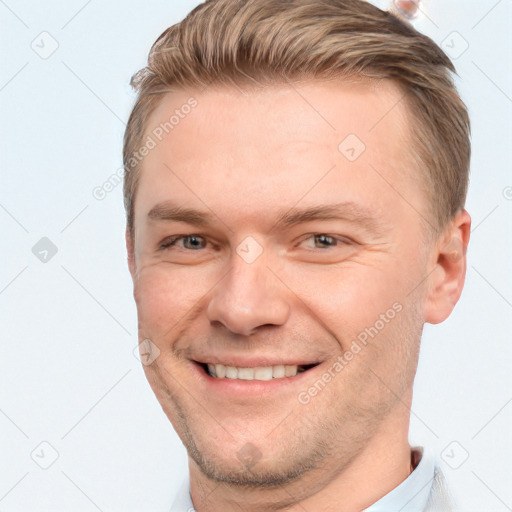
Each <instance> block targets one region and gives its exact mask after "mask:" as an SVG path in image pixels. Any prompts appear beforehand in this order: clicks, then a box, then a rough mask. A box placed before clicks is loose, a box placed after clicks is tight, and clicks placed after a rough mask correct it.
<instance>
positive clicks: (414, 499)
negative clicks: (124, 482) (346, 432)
mask: <svg viewBox="0 0 512 512" xmlns="http://www.w3.org/2000/svg"><path fill="white" fill-rule="evenodd" d="M413 450H419V451H420V452H423V454H422V457H421V460H420V462H419V464H418V465H417V466H416V469H415V470H414V471H413V472H412V473H411V474H410V475H409V476H408V477H407V478H406V479H405V480H404V481H403V482H402V483H401V484H400V485H399V486H398V487H395V488H394V489H393V490H392V491H390V492H389V493H388V494H386V495H385V496H384V497H382V498H381V499H380V500H379V501H377V502H376V503H374V504H373V505H371V506H370V507H369V508H367V509H365V510H364V511H363V512H390V511H393V512H422V511H423V510H424V509H425V506H426V504H427V501H428V497H429V495H430V490H431V487H432V481H433V478H434V459H433V457H432V456H431V454H430V453H428V452H427V451H426V450H423V448H413ZM194 510H195V509H194V505H193V503H192V498H191V497H190V485H189V477H188V476H187V477H186V478H185V481H184V482H183V484H182V485H181V487H180V489H179V491H178V494H177V496H176V499H175V500H174V503H173V504H172V506H171V508H170V510H169V512H194Z"/></svg>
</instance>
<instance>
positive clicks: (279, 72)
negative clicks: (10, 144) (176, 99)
mask: <svg viewBox="0 0 512 512" xmlns="http://www.w3.org/2000/svg"><path fill="white" fill-rule="evenodd" d="M450 72H455V68H454V66H453V64H452V62H451V61H450V59H449V58H448V57H447V56H446V55H445V54H444V52H443V51H442V50H441V49H440V48H439V47H438V46H437V45H436V44H435V43H434V42H433V41H432V40H431V39H430V38H429V37H427V36H425V35H423V34H420V33H419V32H418V31H416V30H415V29H414V28H413V27H412V26H411V25H410V24H408V23H407V22H406V21H402V20H401V19H399V18H398V17H397V16H395V15H394V14H393V13H390V12H385V11H382V10H380V9H378V8H377V7H375V6H373V5H371V4H370V3H368V2H366V1H363V0H207V1H206V2H204V3H202V4H201V5H199V6H198V7H196V8H195V9H193V10H192V11H191V12H190V13H189V14H188V16H187V17H186V18H185V19H184V20H183V21H181V22H180V23H178V24H176V25H173V26H171V27H169V28H168V29H167V30H165V31H164V32H163V33H162V34H161V35H160V37H159V38H158V39H157V40H156V41H155V43H154V44H153V46H152V48H151V51H150V53H149V58H148V65H147V67H145V68H143V69H141V70H140V71H138V72H137V73H136V74H135V75H134V76H133V77H132V80H131V82H130V83H131V85H132V87H134V88H135V89H136V90H137V92H138V95H137V99H136V102H135V105H134V107H133V110H132V112H131V115H130V118H129V120H128V124H127V127H126V132H125V136H124V147H123V163H124V168H125V171H124V173H125V175H124V202H125V209H126V215H127V227H128V228H129V230H130V233H131V234H132V235H133V223H134V198H135V194H136V192H137V184H138V181H139V178H140V172H141V164H142V161H140V162H139V161H136V160H134V159H133V158H132V156H133V154H135V153H136V152H137V150H138V149H139V148H140V147H141V146H142V144H143V139H144V135H145V130H146V129H147V121H148V118H149V116H150V115H151V113H152V112H153V111H154V109H155V108H156V106H157V105H158V104H159V102H160V101H161V99H162V97H163V95H164V94H166V93H168V92H170V91H172V90H175V89H177V88H186V87H206V86H208V85H210V84H218V85H228V86H229V85H236V86H241V85H244V84H245V85H247V84H250V83H253V84H258V83H259V84H266V85H269V84H270V85H271V84H277V83H279V84H282V83H286V82H289V81H300V80H308V79H319V80H322V79H334V78H344V77H345V78H348V77H356V78H357V77H361V78H365V77H370V78H375V79H390V80H392V81H394V82H395V83H396V84H397V85H398V86H399V87H400V88H401V89H402V91H403V92H404V100H405V102H406V105H407V106H408V109H409V113H410V115H411V118H410V121H411V122H410V126H411V128H410V132H411V141H409V147H408V156H410V157H412V161H414V162H416V164H417V165H416V166H415V167H417V169H419V171H417V172H421V173H422V174H424V176H422V178H424V184H425V185H424V188H425V190H426V191H427V193H428V194H429V200H430V205H431V212H430V213H431V218H432V223H431V226H432V227H433V228H434V229H433V230H432V231H433V232H439V231H440V230H441V229H442V227H444V225H445V224H446V222H447V221H448V220H449V219H450V218H452V217H453V216H454V215H455V214H456V213H457V212H458V211H459V210H460V209H462V208H463V207H464V204H465V200H466V193H467V187H468V181H469V163H470V152H471V145H470V122H469V116H468V112H467V109H466V107H465V105H464V103H463V102H462V100H461V99H460V97H459V95H458V94H457V91H456V88H455V85H454V82H453V78H452V75H451V73H450Z"/></svg>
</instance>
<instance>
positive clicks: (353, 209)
mask: <svg viewBox="0 0 512 512" xmlns="http://www.w3.org/2000/svg"><path fill="white" fill-rule="evenodd" d="M147 217H148V219H150V220H154V221H166V222H185V223H187V224H190V225H193V226H197V227H203V228H204V227H209V226H212V225H213V224H215V221H216V216H215V215H214V214H213V213H210V212H207V211H201V210H196V209H193V208H185V207H181V206H175V205H173V203H171V202H170V201H164V202H162V203H158V204H156V205H155V206H153V208H151V210H150V211H149V213H148V215H147ZM315 220H345V221H349V222H352V223H355V224H359V225H361V226H362V227H364V228H365V229H366V230H368V231H370V232H374V233H379V232H381V231H382V230H383V229H384V227H385V225H384V223H383V222H382V220H381V218H380V216H379V215H378V214H377V212H374V211H373V210H370V209H368V208H367V207H364V206H362V205H359V204H357V203H354V202H352V201H345V202H341V203H333V204H320V205H314V206H310V207H303V208H299V207H292V208H289V209H287V210H280V211H278V213H277V220H276V222H275V223H274V224H273V225H272V228H271V229H270V231H272V230H274V229H286V228H291V227H293V226H297V225H300V224H304V223H306V222H311V221H315Z"/></svg>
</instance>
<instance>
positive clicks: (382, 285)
mask: <svg viewBox="0 0 512 512" xmlns="http://www.w3.org/2000/svg"><path fill="white" fill-rule="evenodd" d="M398 268H399V267H396V270H394V271H391V270H385V269H384V268H382V267H371V266H365V265H360V264H357V265H354V266H352V267H351V268H349V267H344V268H339V269H337V270H328V271H320V272H319V271H315V272H308V271H303V272H301V273H300V279H295V283H294V286H293V287H291V286H290V288H292V290H293V291H294V292H295V294H296V295H297V297H299V298H300V299H301V301H302V302H303V303H304V304H305V305H306V306H307V308H308V309H309V314H312V315H314V316H315V317H316V318H317V320H318V321H320V322H321V323H323V324H324V325H325V326H326V327H327V328H328V329H329V330H331V331H332V332H333V333H334V334H335V335H336V336H339V338H338V339H339V341H340V343H342V344H345V343H349V344H350V342H351V341H352V339H354V338H356V337H357V335H358V334H359V333H360V332H361V331H364V329H365V328H369V327H370V326H373V325H374V324H375V322H376V321H378V320H379V318H380V315H381V314H384V315H386V312H389V310H390V309H391V310H392V311H391V312H390V314H389V315H388V316H387V317H386V318H388V317H391V316H393V317H394V316H395V312H396V311H395V310H393V305H395V308H398V309H400V308H401V307H403V305H404V303H405V296H406V294H407V291H405V290H406V289H407V284H406V282H405V280H401V279H400V276H397V272H398ZM379 325H380V323H379ZM386 325H387V324H386ZM343 348H345V347H343Z"/></svg>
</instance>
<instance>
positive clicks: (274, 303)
mask: <svg viewBox="0 0 512 512" xmlns="http://www.w3.org/2000/svg"><path fill="white" fill-rule="evenodd" d="M230 265H231V267H230V269H229V272H227V274H226V275H225V276H224V278H222V279H221V280H220V282H218V283H217V285H216V286H215V287H214V290H213V292H212V296H211V298H210V302H209V304H208V307H207V315H208V318H209V320H210V322H212V323H215V322H219V323H221V324H222V325H224V326H225V327H226V328H227V329H229V330H230V331H231V332H233V333H236V334H240V335H244V336H250V335H251V334H253V333H254V332H255V331H256V330H257V329H258V327H261V326H268V325H283V324H284V323H285V322H286V321H287V319H288V317H289V314H290V304H289V302H288V300H287V291H288V290H287V288H286V287H285V286H284V285H283V283H282V282H281V281H280V280H279V279H278V278H277V277H276V275H274V273H273V272H272V271H271V270H270V269H269V268H268V267H267V264H266V262H265V260H264V258H262V257H260V258H258V259H257V260H256V261H254V262H252V263H247V262H246V261H244V260H243V259H242V258H241V257H240V256H239V255H238V254H233V256H232V258H231V261H230ZM288 293H289V291H288Z"/></svg>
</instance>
